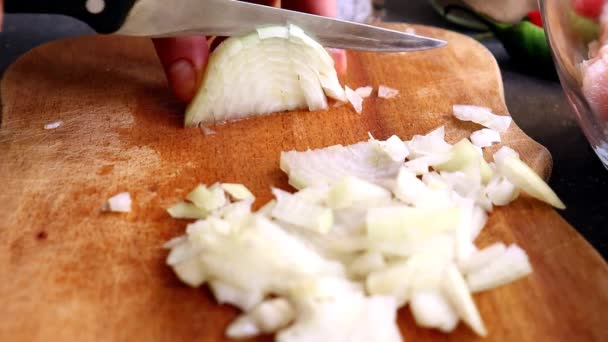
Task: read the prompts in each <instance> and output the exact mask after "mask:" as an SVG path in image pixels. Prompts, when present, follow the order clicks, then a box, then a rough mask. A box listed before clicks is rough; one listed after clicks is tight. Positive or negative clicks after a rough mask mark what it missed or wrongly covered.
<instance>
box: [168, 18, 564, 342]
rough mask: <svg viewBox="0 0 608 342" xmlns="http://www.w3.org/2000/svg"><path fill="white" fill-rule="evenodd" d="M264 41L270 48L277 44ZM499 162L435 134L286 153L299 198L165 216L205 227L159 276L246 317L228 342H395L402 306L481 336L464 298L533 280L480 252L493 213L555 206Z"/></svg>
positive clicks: (522, 173) (216, 192)
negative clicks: (537, 201)
mask: <svg viewBox="0 0 608 342" xmlns="http://www.w3.org/2000/svg"><path fill="white" fill-rule="evenodd" d="M259 34H260V36H262V37H264V38H263V39H265V40H272V39H275V36H277V35H278V36H282V35H285V30H278V31H273V30H264V29H261V31H260V33H259ZM258 38H259V37H258ZM258 38H256V39H258ZM406 157H407V158H409V160H408V161H407V162H405V163H404V160H405V158H406ZM494 160H495V164H488V163H487V162H486V161H485V160H484V159H483V155H482V153H481V149H480V148H479V147H478V146H475V145H473V144H471V142H470V141H468V140H467V139H464V140H462V141H460V142H459V143H457V144H455V145H454V146H452V145H450V144H448V143H447V142H446V141H445V131H444V129H443V127H440V128H438V129H436V130H433V131H431V132H430V133H428V134H426V135H418V136H414V137H413V138H412V140H411V141H409V142H403V141H402V140H401V139H400V138H398V137H396V136H393V137H391V138H389V139H388V140H386V141H379V140H376V139H374V138H373V137H372V136H371V135H370V139H369V140H368V141H366V142H361V143H358V144H354V145H351V146H341V145H336V146H330V147H327V148H323V149H318V150H313V151H310V150H309V151H304V152H296V151H290V152H284V153H282V155H281V169H283V170H284V171H285V172H286V173H287V174H288V175H289V181H290V183H291V184H294V185H295V186H297V187H298V188H300V189H301V190H299V191H297V192H295V193H293V194H292V193H288V192H286V191H283V190H279V189H272V191H273V193H274V195H275V197H276V199H275V200H271V201H270V202H268V203H267V204H265V205H264V206H263V207H262V208H261V209H260V210H258V211H257V212H252V211H251V206H252V203H253V201H254V200H255V199H254V197H253V194H251V192H250V191H249V190H248V189H247V188H246V187H244V186H243V185H240V184H234V183H216V184H214V185H212V186H210V187H206V186H204V185H200V186H199V187H197V188H196V189H195V190H194V191H193V192H191V193H190V194H189V195H188V199H189V200H190V201H192V202H193V203H189V202H180V203H178V204H177V205H176V206H174V207H172V208H170V209H169V212H170V214H171V215H172V216H176V217H190V218H200V219H199V220H198V221H196V222H194V223H191V224H189V225H188V226H187V228H186V234H185V235H184V236H182V237H177V238H174V239H172V240H171V241H169V242H168V243H167V244H166V245H165V247H166V248H170V250H171V251H170V252H169V255H168V257H167V263H168V264H169V266H171V267H172V268H173V270H174V272H175V273H176V275H177V276H178V278H180V279H181V280H182V281H183V282H184V283H186V284H188V285H190V286H193V287H196V286H200V285H202V284H204V283H205V282H207V283H208V285H209V287H210V288H211V289H212V292H213V294H214V296H215V297H216V299H217V301H218V302H220V303H230V304H232V305H234V306H236V307H238V308H240V309H241V310H242V311H244V313H243V314H242V315H241V316H239V317H238V318H237V319H236V320H234V321H233V322H232V323H231V324H230V326H229V327H228V329H227V331H226V334H227V335H228V336H230V337H234V338H244V337H252V336H255V335H258V334H262V333H276V335H275V339H276V340H277V341H283V342H293V341H361V342H367V341H376V340H379V341H400V340H401V337H400V335H399V331H398V329H397V326H396V323H395V315H396V310H397V307H401V306H404V305H406V304H408V302H409V305H410V310H411V311H412V313H413V316H414V319H415V321H416V322H417V324H418V325H420V326H424V327H429V328H436V329H439V330H441V331H445V332H449V331H452V330H453V329H454V328H455V326H456V324H457V323H458V320H459V319H461V320H463V321H464V322H465V323H466V324H467V325H469V326H470V327H471V329H472V330H473V331H474V332H475V333H477V334H478V335H482V336H485V335H486V334H487V331H486V328H485V326H484V324H483V321H482V319H481V316H480V314H479V311H478V310H477V307H476V306H475V303H474V302H473V298H472V295H471V293H472V292H476V291H481V290H485V289H490V288H493V287H496V286H500V285H502V284H505V283H508V282H511V281H514V280H516V279H518V278H520V277H522V276H525V275H527V274H528V273H530V272H531V266H530V263H529V261H528V258H527V255H526V254H525V252H524V251H523V250H521V249H520V248H519V247H517V246H514V245H512V246H510V247H509V248H505V246H504V244H502V243H497V244H495V245H492V246H490V247H488V248H485V249H482V250H478V249H477V247H476V246H475V244H474V241H475V239H476V237H477V236H478V235H479V234H480V232H481V231H482V229H483V228H484V226H485V224H486V222H487V219H488V214H487V212H490V211H491V210H492V205H493V203H494V204H497V205H498V204H501V205H502V204H506V203H507V202H508V201H510V200H512V199H513V198H514V197H516V196H517V193H518V191H517V189H518V188H522V189H524V191H526V192H528V193H530V194H531V195H533V196H536V197H539V198H541V199H543V200H546V201H548V202H553V203H557V202H556V200H555V199H556V198H557V197H556V196H555V197H551V194H552V191H551V190H550V188H549V187H548V186H547V185H546V184H545V183H544V182H542V179H540V177H538V176H537V175H536V174H535V173H534V172H533V171H532V170H531V169H529V167H527V166H526V165H525V164H524V163H523V162H521V161H520V160H519V157H518V155H517V152H515V151H513V150H511V149H509V148H506V147H503V148H501V149H500V150H499V151H498V152H496V153H495V155H494ZM416 163H417V164H418V165H416ZM522 165H523V166H522ZM430 168H432V169H433V170H432V171H430V170H429V169H430ZM484 170H485V172H486V174H485V175H484ZM488 174H489V175H488ZM419 175H421V176H422V177H421V179H420V178H419ZM488 177H489V179H488V180H489V181H488V182H487V185H484V183H486V180H484V178H488ZM539 179H540V182H539ZM547 189H549V190H547ZM389 190H390V191H389ZM548 191H551V192H548ZM553 195H554V194H553ZM558 200H559V199H557V201H558ZM560 203H561V202H560ZM199 206H200V207H199ZM202 208H207V209H202ZM463 274H465V275H466V280H465V277H464V276H463ZM275 296H276V297H275ZM269 298H270V299H269ZM265 299H266V300H265Z"/></svg>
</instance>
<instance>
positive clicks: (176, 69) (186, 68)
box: [168, 59, 196, 102]
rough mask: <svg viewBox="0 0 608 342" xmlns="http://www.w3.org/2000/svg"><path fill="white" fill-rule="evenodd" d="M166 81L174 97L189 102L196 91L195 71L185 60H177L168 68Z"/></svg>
mask: <svg viewBox="0 0 608 342" xmlns="http://www.w3.org/2000/svg"><path fill="white" fill-rule="evenodd" d="M168 79H169V84H170V85H171V88H173V92H174V93H175V96H176V97H177V98H178V99H180V100H182V101H184V102H189V101H190V100H192V98H193V97H194V93H195V91H196V70H194V66H193V65H192V63H191V62H190V61H188V60H186V59H178V60H177V61H175V62H173V64H171V66H170V67H169V71H168Z"/></svg>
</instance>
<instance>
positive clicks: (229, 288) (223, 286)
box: [209, 280, 263, 311]
mask: <svg viewBox="0 0 608 342" xmlns="http://www.w3.org/2000/svg"><path fill="white" fill-rule="evenodd" d="M209 288H210V289H211V293H213V296H214V297H215V300H216V301H217V302H218V303H219V304H231V305H234V306H236V307H237V308H239V309H241V310H243V311H249V310H251V309H252V308H253V307H255V306H256V305H257V304H258V303H260V302H261V301H262V299H263V297H262V293H261V292H260V291H248V290H246V289H241V288H238V287H236V286H234V285H230V284H228V283H225V282H222V281H219V280H211V281H210V282H209Z"/></svg>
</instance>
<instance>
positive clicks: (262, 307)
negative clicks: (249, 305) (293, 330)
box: [247, 298, 296, 334]
mask: <svg viewBox="0 0 608 342" xmlns="http://www.w3.org/2000/svg"><path fill="white" fill-rule="evenodd" d="M247 315H249V316H250V317H251V318H252V319H253V321H254V322H255V324H256V326H258V327H259V328H260V331H261V332H262V333H264V334H271V333H274V332H276V331H278V330H280V329H282V328H284V327H286V326H287V325H288V324H289V323H291V321H293V320H294V318H295V316H296V312H295V310H294V308H293V306H292V305H291V304H290V303H289V302H288V301H287V300H286V299H285V298H273V299H269V300H266V301H263V302H261V303H260V304H258V305H257V306H256V307H255V308H253V309H252V310H251V311H250V312H249V313H247Z"/></svg>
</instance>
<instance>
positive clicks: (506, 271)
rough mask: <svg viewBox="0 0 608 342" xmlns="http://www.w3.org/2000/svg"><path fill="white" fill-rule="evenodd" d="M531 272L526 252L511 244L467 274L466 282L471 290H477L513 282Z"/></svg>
mask: <svg viewBox="0 0 608 342" xmlns="http://www.w3.org/2000/svg"><path fill="white" fill-rule="evenodd" d="M531 272H532V266H531V265H530V262H529V261H528V256H527V255H526V252H524V250H523V249H521V248H519V247H518V246H517V245H511V246H509V247H508V248H507V250H506V251H505V252H504V253H502V254H500V255H499V256H498V257H496V258H495V259H494V260H493V261H492V262H490V263H489V264H488V265H487V266H485V267H482V268H480V269H477V270H475V271H472V272H470V273H469V274H467V283H468V285H469V288H470V290H471V291H472V292H479V291H484V290H488V289H492V288H495V287H498V286H501V285H504V284H507V283H510V282H513V281H515V280H517V279H519V278H521V277H523V276H526V275H528V274H530V273H531Z"/></svg>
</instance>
